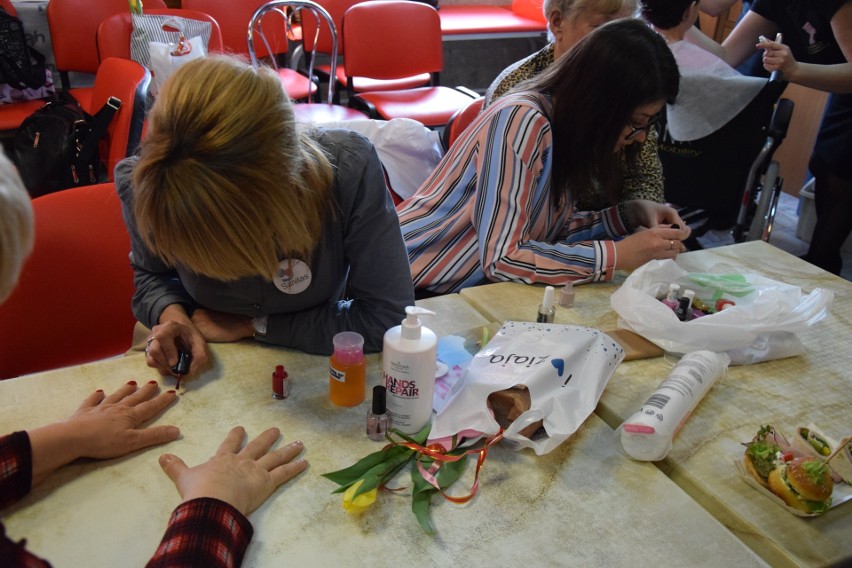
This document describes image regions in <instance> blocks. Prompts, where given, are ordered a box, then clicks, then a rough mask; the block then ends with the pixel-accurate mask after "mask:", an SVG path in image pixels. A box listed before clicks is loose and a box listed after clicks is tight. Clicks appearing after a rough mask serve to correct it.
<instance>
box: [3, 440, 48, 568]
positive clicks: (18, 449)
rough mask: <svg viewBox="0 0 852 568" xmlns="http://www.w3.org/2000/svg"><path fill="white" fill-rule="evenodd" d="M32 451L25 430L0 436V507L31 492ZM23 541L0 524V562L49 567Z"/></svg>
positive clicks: (20, 567) (20, 566)
mask: <svg viewBox="0 0 852 568" xmlns="http://www.w3.org/2000/svg"><path fill="white" fill-rule="evenodd" d="M32 458H33V453H32V448H31V447H30V437H29V436H28V435H27V433H26V432H15V433H14V434H9V435H8V436H3V437H2V438H0V509H2V508H3V507H6V506H8V505H11V504H12V503H14V502H15V501H17V500H18V499H20V498H21V497H23V496H24V495H26V494H27V493H29V492H30V489H31V488H32V481H33V459H32ZM25 546H26V541H25V540H22V541H21V542H12V540H10V539H9V537H7V536H6V529H5V527H4V526H3V523H0V564H2V565H3V566H14V567H15V568H39V567H49V566H50V564H48V563H47V562H45V561H44V560H41V559H40V558H37V557H35V556H33V555H32V554H30V553H29V552H27V550H26V548H25Z"/></svg>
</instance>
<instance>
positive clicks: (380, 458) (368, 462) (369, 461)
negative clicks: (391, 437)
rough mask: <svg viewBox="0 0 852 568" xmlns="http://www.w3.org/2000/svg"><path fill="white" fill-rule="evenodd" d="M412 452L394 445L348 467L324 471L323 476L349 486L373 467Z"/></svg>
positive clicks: (393, 461) (392, 461) (394, 460)
mask: <svg viewBox="0 0 852 568" xmlns="http://www.w3.org/2000/svg"><path fill="white" fill-rule="evenodd" d="M411 453H413V452H412V451H411V450H409V449H408V448H406V447H403V446H393V447H391V448H387V449H383V450H380V451H378V452H374V453H372V454H369V455H367V456H365V457H363V458H361V459H360V460H359V461H357V462H356V463H354V464H353V465H351V466H349V467H347V468H344V469H340V470H337V471H332V472H329V473H323V474H322V476H323V477H325V478H326V479H329V480H331V481H333V482H334V483H337V484H338V485H345V486H349V485H352V484H353V483H355V482H356V481H358V480H359V479H360V478H361V477H362V476H364V475H365V474H366V473H367V472H368V471H370V470H372V469H373V468H375V467H377V466H380V465H382V464H384V463H387V462H390V463H395V462H396V461H397V460H399V459H400V458H403V457H406V456H407V455H408V454H411ZM408 457H410V456H408Z"/></svg>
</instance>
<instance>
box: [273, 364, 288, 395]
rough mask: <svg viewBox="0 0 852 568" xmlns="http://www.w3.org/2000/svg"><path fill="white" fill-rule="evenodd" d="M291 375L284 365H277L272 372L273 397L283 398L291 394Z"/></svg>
mask: <svg viewBox="0 0 852 568" xmlns="http://www.w3.org/2000/svg"><path fill="white" fill-rule="evenodd" d="M290 387H292V383H291V382H290V376H289V375H288V374H287V371H286V370H285V369H284V365H276V366H275V372H273V373H272V398H275V399H278V400H283V399H285V398H287V397H288V396H290Z"/></svg>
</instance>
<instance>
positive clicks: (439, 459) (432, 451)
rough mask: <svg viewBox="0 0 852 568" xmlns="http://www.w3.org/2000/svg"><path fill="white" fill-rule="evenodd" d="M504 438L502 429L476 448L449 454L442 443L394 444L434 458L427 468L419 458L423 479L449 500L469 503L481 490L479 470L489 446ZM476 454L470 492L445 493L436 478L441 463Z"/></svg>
mask: <svg viewBox="0 0 852 568" xmlns="http://www.w3.org/2000/svg"><path fill="white" fill-rule="evenodd" d="M502 439H503V429H502V428H500V430H499V431H498V432H497V433H496V434H495V435H493V436H491V437H489V438H486V440H485V443H484V445H483V446H482V447H481V448H479V449H476V450H467V451H465V452H463V453H461V454H457V455H448V454H447V453H446V452H447V450H445V449H444V447H443V446H441V445H440V444H430V445H428V446H421V445H420V444H417V443H414V442H396V441H394V442H393V444H392V445H396V446H404V447H406V448H408V449H409V450H413V451H415V452H417V453H418V454H420V455H421V456H428V457H430V458H432V459H433V460H435V461H434V463H433V464H432V465H431V466H430V467H429V469H428V470H427V469H426V468H424V467H423V463H422V462H421V461H420V460H419V459H418V460H417V468H418V469H419V470H420V473H421V474H422V475H423V479H425V480H426V481H427V482H428V483H429V485H431V486H432V487H434V488H435V489H437V490H438V492H439V493H440V494H441V495H443V496H444V499H446V500H447V501H451V502H453V503H458V504H462V503H467V502H468V501H470V500H471V499H473V497H474V496H475V495H476V493H477V491H478V490H479V472H480V470H481V469H482V466H483V464H484V463H485V458H486V456H487V455H488V448H490V447H491V446H493V445H494V444H496V443H497V442H499V441H500V440H502ZM473 454H476V455H477V458H476V472H475V473H474V476H473V485H472V486H471V488H470V493H468V494H467V495H465V496H463V497H453V496H452V495H447V494H446V493H444V490H443V489H441V486H440V485H439V483H438V480H437V479H436V478H435V474H436V473H437V472H438V470H439V469H440V468H441V464H443V463H445V462H456V461H459V460H460V459H462V458H466V457H467V456H469V455H473ZM398 490H399V489H389V491H398Z"/></svg>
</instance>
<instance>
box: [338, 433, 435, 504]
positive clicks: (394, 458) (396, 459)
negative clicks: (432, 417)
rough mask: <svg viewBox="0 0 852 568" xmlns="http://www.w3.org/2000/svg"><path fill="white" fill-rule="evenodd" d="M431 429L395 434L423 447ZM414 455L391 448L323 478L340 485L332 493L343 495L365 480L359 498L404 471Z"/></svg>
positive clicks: (404, 450)
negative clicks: (352, 486) (360, 480)
mask: <svg viewBox="0 0 852 568" xmlns="http://www.w3.org/2000/svg"><path fill="white" fill-rule="evenodd" d="M431 428H432V425H431V424H427V425H426V427H424V428H423V429H422V430H420V431H419V432H418V433H416V434H413V435H411V436H408V435H406V434H403V433H402V432H400V431H398V430H393V432H394V433H395V434H396V435H397V436H399V437H400V438H402V439H403V440H405V441H407V442H411V443H414V444H418V445H423V444H424V443H425V442H426V438H427V437H428V436H429V430H430V429H431ZM414 455H415V452H414V450H410V449H408V448H406V447H405V446H390V447H386V448H383V449H381V450H379V451H378V452H373V453H372V454H369V455H367V456H365V457H363V458H361V459H360V460H359V461H358V462H356V463H355V464H353V465H351V466H349V467H347V468H344V469H340V470H337V471H332V472H329V473H323V474H322V476H323V477H325V478H326V479H329V480H331V481H333V482H334V483H337V484H338V485H340V487H339V488H338V489H336V490H335V491H332V493H341V492H343V491H346V489H347V488H348V487H349V486H350V485H352V484H353V483H355V482H356V481H358V480H359V479H363V480H364V483H363V484H362V485H361V487H359V488H358V491H357V492H356V495H355V496H358V495H360V494H361V493H364V492H367V491H370V490H372V489H375V488H376V487H378V486H379V485H382V484H383V483H385V482H386V481H388V480H389V479H390V478H391V477H393V476H394V475H396V473H397V472H398V471H399V470H400V469H402V467H403V466H405V464H406V463H408V462H409V461H410V460H411V459H412V458H413V457H414Z"/></svg>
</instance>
